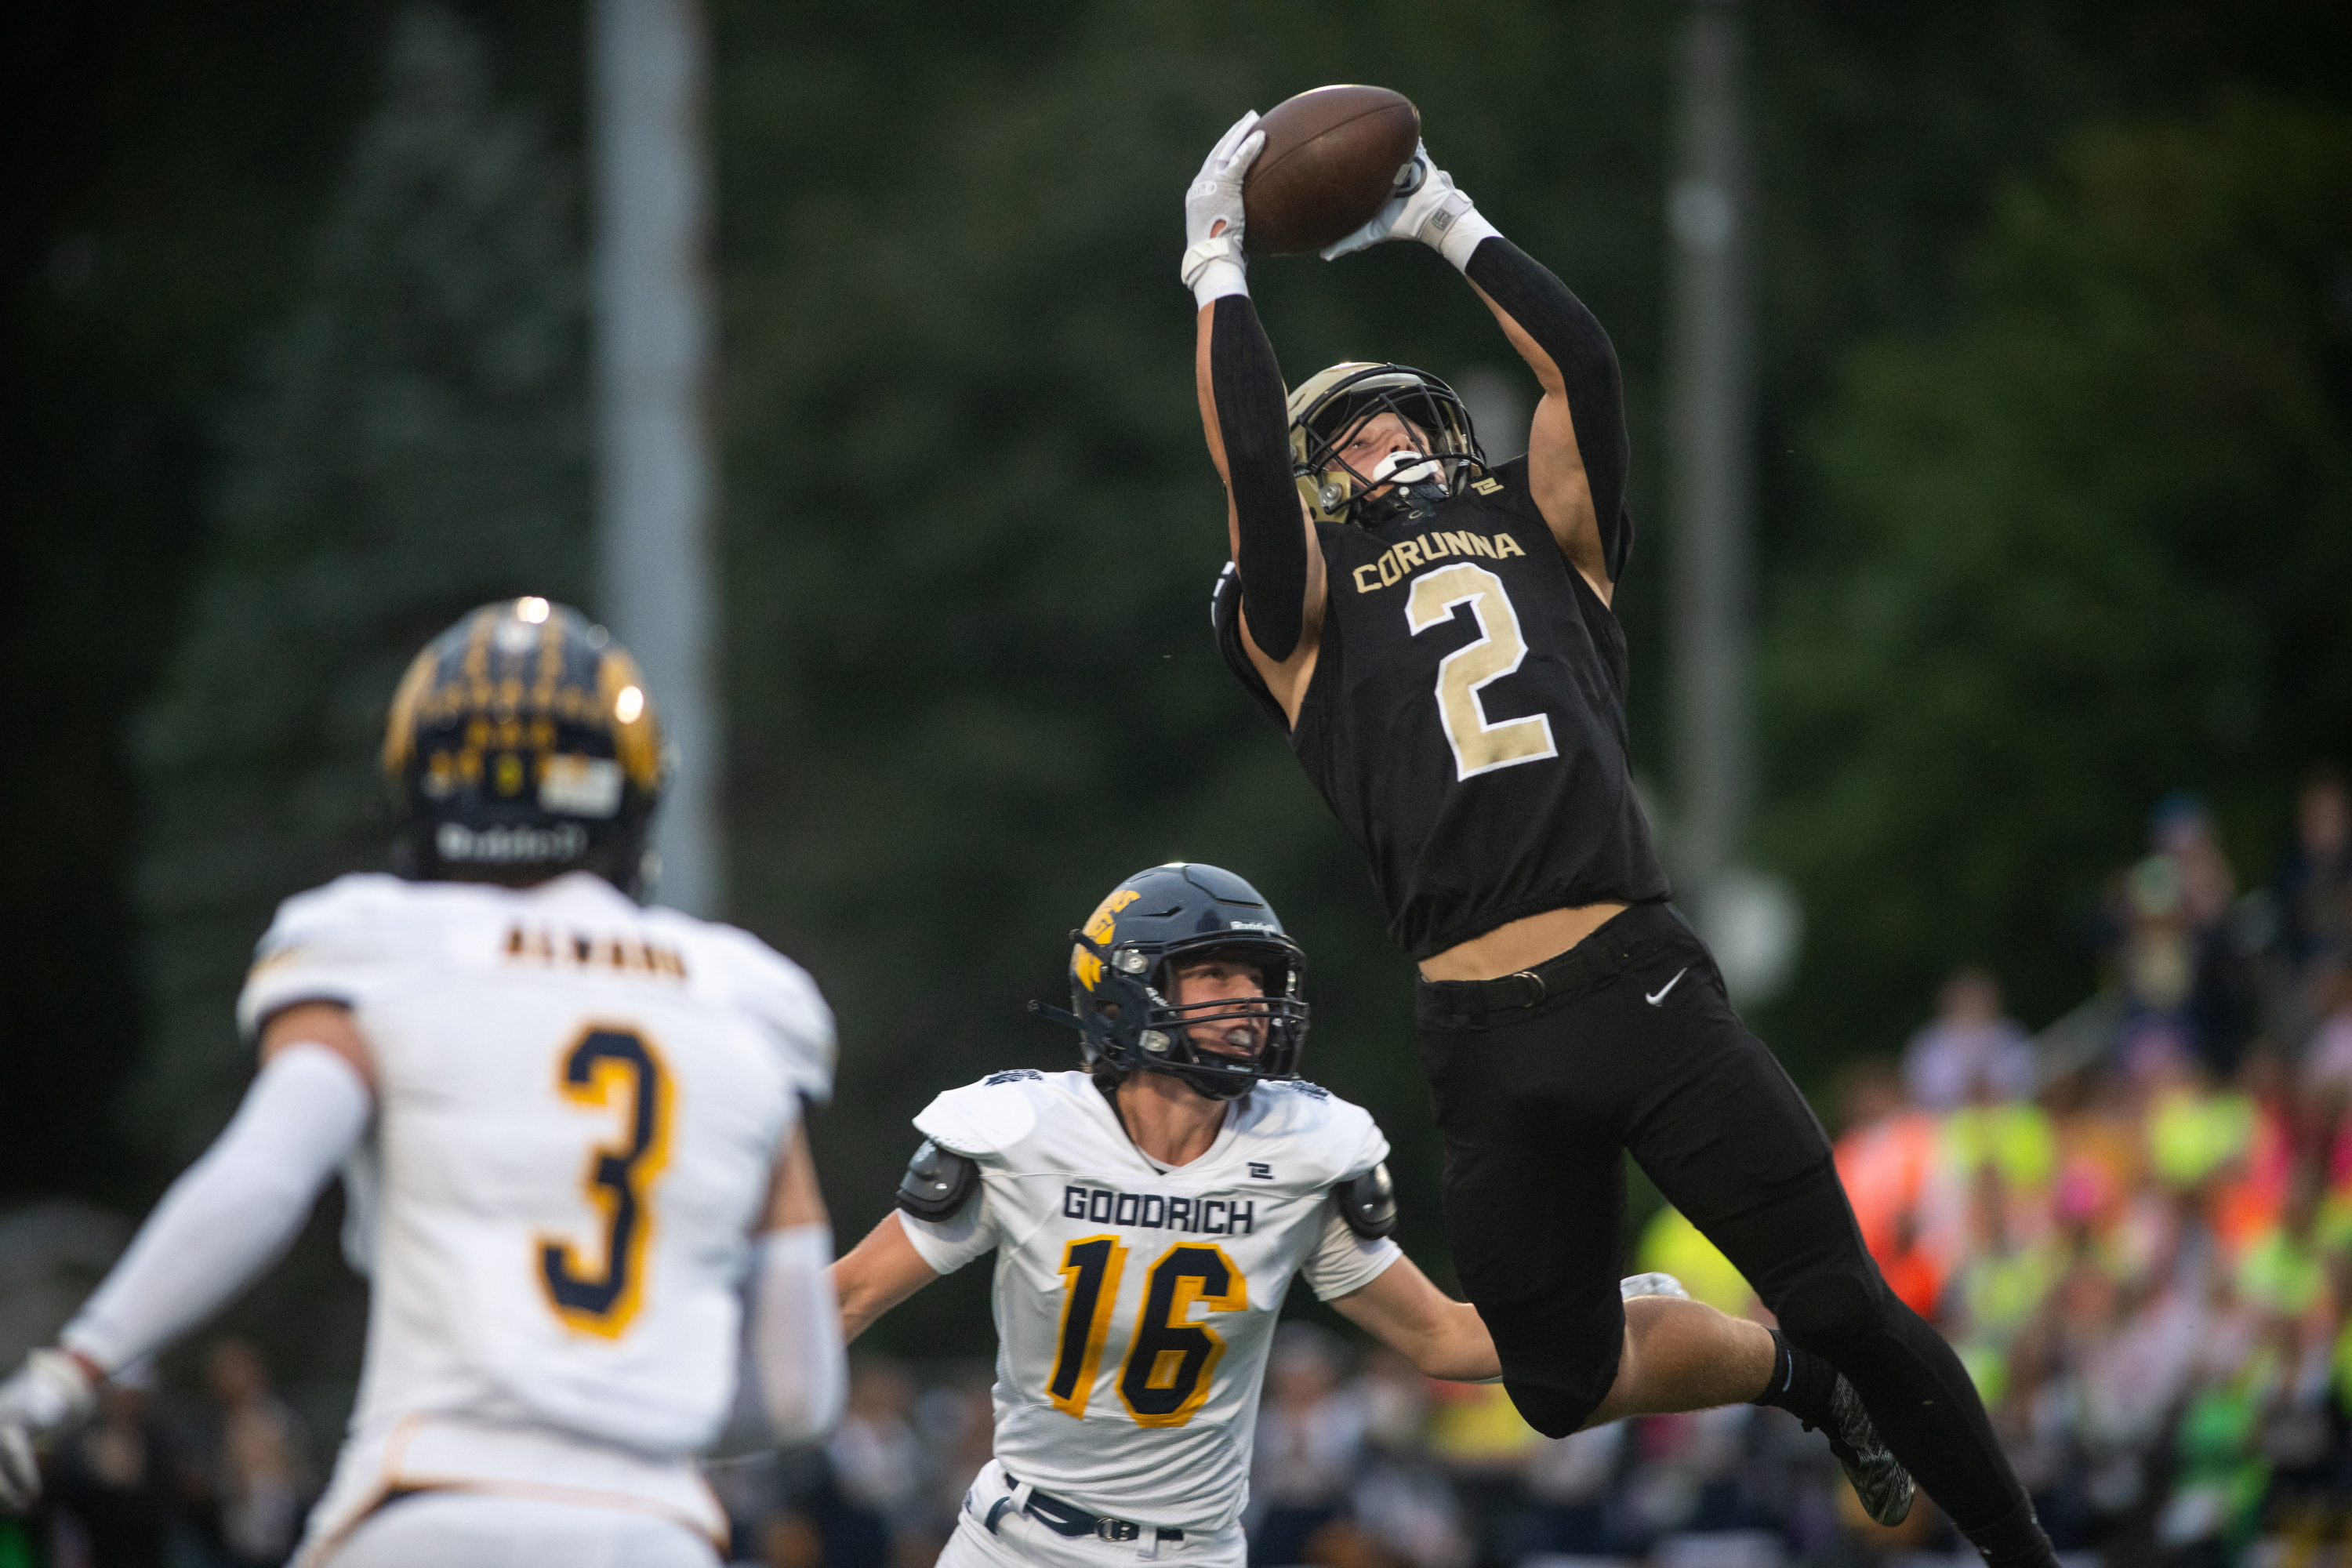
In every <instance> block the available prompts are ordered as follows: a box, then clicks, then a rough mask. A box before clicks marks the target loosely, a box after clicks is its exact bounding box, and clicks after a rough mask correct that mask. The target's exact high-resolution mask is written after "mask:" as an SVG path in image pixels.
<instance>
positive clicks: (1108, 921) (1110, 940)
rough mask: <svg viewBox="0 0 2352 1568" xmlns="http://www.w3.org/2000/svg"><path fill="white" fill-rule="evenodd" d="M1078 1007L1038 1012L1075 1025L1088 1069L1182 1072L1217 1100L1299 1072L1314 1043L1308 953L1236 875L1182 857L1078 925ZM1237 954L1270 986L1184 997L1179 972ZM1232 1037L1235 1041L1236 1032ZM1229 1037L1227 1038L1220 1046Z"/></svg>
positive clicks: (1124, 886) (1074, 982)
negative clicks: (1241, 1047)
mask: <svg viewBox="0 0 2352 1568" xmlns="http://www.w3.org/2000/svg"><path fill="white" fill-rule="evenodd" d="M1070 940H1071V942H1073V943H1074V944H1075V945H1074V946H1073V947H1072V948H1071V950H1070V1006H1071V1011H1070V1012H1068V1013H1065V1012H1063V1011H1062V1010H1061V1009H1060V1008H1058V1007H1048V1006H1045V1005H1044V1004H1042V1003H1036V1002H1033V1003H1031V1004H1030V1009H1031V1011H1033V1012H1034V1013H1036V1014H1037V1015H1038V1016H1041V1017H1044V1018H1046V1019H1048V1020H1049V1021H1051V1022H1054V1023H1058V1024H1062V1025H1065V1026H1069V1027H1072V1028H1076V1030H1077V1031H1078V1036H1079V1040H1080V1048H1081V1049H1082V1050H1083V1051H1084V1053H1085V1056H1086V1061H1087V1067H1088V1068H1092V1069H1094V1070H1095V1071H1096V1073H1097V1075H1100V1074H1102V1073H1104V1072H1105V1071H1106V1070H1108V1072H1109V1073H1110V1074H1112V1075H1113V1076H1116V1077H1124V1076H1125V1075H1127V1074H1128V1073H1130V1072H1135V1071H1145V1072H1164V1073H1170V1074H1172V1075H1174V1076H1175V1077H1177V1078H1179V1079H1182V1080H1183V1081H1184V1082H1185V1083H1186V1084H1188V1085H1190V1086H1191V1087H1192V1089H1195V1090H1197V1091H1199V1092H1200V1093H1202V1094H1204V1095H1206V1096H1208V1097H1209V1098H1210V1099H1212V1100H1238V1099H1240V1098H1241V1097H1242V1096H1243V1095H1244V1094H1247V1093H1248V1092H1249V1091H1250V1089H1251V1088H1252V1087H1253V1086H1254V1085H1255V1084H1257V1083H1258V1082H1260V1081H1261V1080H1263V1079H1281V1078H1297V1076H1298V1059H1299V1056H1300V1054H1301V1053H1302V1052H1303V1051H1304V1050H1305V1048H1306V1046H1307V1003H1306V1001H1305V999H1304V998H1303V997H1302V996H1301V994H1300V987H1301V982H1302V978H1303V974H1304V971H1305V969H1306V967H1307V955H1306V954H1305V953H1304V952H1301V951H1300V949H1299V946H1298V944H1297V942H1293V941H1291V940H1290V938H1288V937H1287V936H1285V935H1284V934H1283V931H1282V922H1281V921H1279V920H1278V919H1276V916H1275V912H1274V910H1272V909H1271V908H1269V907H1268V906H1267V904H1266V901H1265V899H1263V898H1261V897H1260V896H1259V895H1258V891H1257V889H1255V888H1253V887H1251V886H1250V885H1249V884H1248V883H1247V882H1244V881H1243V880H1242V879H1240V878H1239V877H1236V876H1234V874H1233V873H1232V872H1231V871H1226V870H1221V869H1220V868H1217V867H1214V866H1201V865H1187V864H1185V863H1183V862H1181V861H1178V862H1174V863H1171V864H1170V865H1166V866H1155V867H1153V868H1151V869H1150V870H1148V871H1139V872H1137V873H1136V874H1135V875H1134V876H1132V877H1129V879H1127V880H1126V881H1124V882H1121V883H1120V884H1119V885H1118V887H1117V888H1115V889H1112V890H1111V894H1110V897H1108V898H1107V899H1105V900H1103V901H1102V903H1101V905H1100V906H1099V907H1097V909H1096V910H1095V912H1094V916H1093V918H1092V919H1090V920H1089V921H1087V923H1086V926H1085V927H1084V929H1082V930H1079V931H1072V932H1071V933H1070ZM1214 956H1230V957H1231V958H1233V959H1234V960H1235V961H1237V962H1240V963H1247V964H1249V965H1252V966H1253V967H1255V969H1256V970H1257V971H1258V973H1259V974H1260V975H1261V976H1262V978H1263V994H1260V995H1255V996H1226V997H1218V998H1214V999H1213V1000H1210V1001H1205V1002H1193V1003H1186V1004H1181V1005H1180V1004H1177V1003H1174V1002H1171V1000H1169V998H1170V997H1171V995H1173V994H1175V990H1176V984H1175V972H1176V970H1178V969H1179V968H1181V967H1183V966H1184V965H1185V964H1187V963H1200V962H1202V961H1203V960H1205V959H1208V958H1211V957H1214ZM1234 1025H1239V1026H1244V1027H1246V1028H1248V1029H1249V1030H1250V1031H1251V1032H1252V1033H1254V1034H1255V1033H1258V1032H1259V1031H1260V1030H1261V1029H1262V1030H1263V1035H1262V1038H1261V1040H1260V1043H1259V1044H1258V1046H1257V1047H1256V1048H1255V1050H1252V1051H1247V1052H1240V1051H1229V1050H1226V1049H1220V1048H1216V1047H1214V1046H1212V1045H1211V1044H1208V1043H1206V1042H1204V1041H1203V1040H1202V1039H1200V1038H1198V1037H1196V1033H1195V1032H1196V1031H1199V1032H1202V1033H1206V1034H1209V1035H1211V1036H1212V1037H1214V1036H1215V1035H1217V1034H1219V1033H1221V1032H1222V1031H1220V1030H1219V1029H1218V1027H1217V1026H1234ZM1229 1038H1230V1037H1228V1040H1229ZM1221 1043H1223V1042H1221Z"/></svg>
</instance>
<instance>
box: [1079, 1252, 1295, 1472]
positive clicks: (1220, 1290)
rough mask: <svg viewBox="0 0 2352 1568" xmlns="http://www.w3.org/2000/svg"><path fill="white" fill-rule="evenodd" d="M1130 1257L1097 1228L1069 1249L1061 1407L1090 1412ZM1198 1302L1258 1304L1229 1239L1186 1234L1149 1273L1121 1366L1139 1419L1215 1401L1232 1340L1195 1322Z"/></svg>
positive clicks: (1185, 1417)
mask: <svg viewBox="0 0 2352 1568" xmlns="http://www.w3.org/2000/svg"><path fill="white" fill-rule="evenodd" d="M1126 1266H1127V1248H1126V1247H1122V1246H1121V1245H1119V1242H1118V1238H1117V1237H1108V1236H1090V1237H1086V1238H1085V1239H1083V1240H1079V1241H1074V1242H1071V1243H1070V1244H1069V1245H1068V1246H1067V1247H1064V1248H1063V1249H1062V1269H1061V1273H1062V1288H1063V1291H1064V1295H1063V1299H1062V1332H1061V1339H1060V1342H1059V1344H1058V1345H1057V1347H1056V1352H1055V1357H1054V1374H1053V1376H1052V1377H1050V1378H1048V1379H1047V1380H1046V1384H1045V1394H1046V1397H1048V1398H1049V1399H1051V1400H1052V1401H1053V1402H1054V1407H1055V1409H1056V1410H1059V1411H1061V1412H1062V1413H1063V1414H1064V1415H1072V1416H1076V1418H1078V1419H1079V1420H1081V1421H1083V1420H1085V1419H1086V1414H1087V1395H1088V1394H1091V1393H1092V1392H1093V1391H1094V1384H1095V1371H1096V1368H1097V1366H1098V1365H1099V1364H1100V1363H1101V1361H1102V1349H1103V1341H1104V1339H1105V1338H1106V1337H1107V1336H1108V1333H1109V1331H1110V1314H1111V1309H1112V1307H1113V1306H1114V1305H1116V1304H1117V1302H1118V1279H1119V1274H1120V1271H1121V1270H1122V1269H1124V1268H1126ZM1194 1302H1199V1303H1200V1304H1202V1305H1203V1306H1205V1307H1207V1308H1208V1309H1209V1310H1211V1311H1213V1312H1238V1311H1240V1310H1243V1309H1244V1308H1245V1307H1247V1306H1248V1305H1249V1281H1248V1279H1245V1278H1244V1276H1243V1274H1242V1271H1241V1269H1240V1268H1239V1267H1238V1266H1237V1265H1236V1264H1235V1263H1234V1260H1233V1259H1232V1258H1228V1257H1226V1256H1225V1252H1224V1248H1223V1247H1217V1246H1215V1245H1213V1244H1208V1243H1201V1242H1182V1243H1179V1244H1178V1245H1176V1246H1174V1247H1170V1248H1169V1249H1168V1250H1167V1251H1166V1252H1163V1253H1161V1254H1160V1260H1159V1261H1158V1262H1156V1263H1154V1264H1153V1265H1152V1266H1151V1272H1150V1275H1149V1276H1147V1277H1146V1279H1145V1283H1144V1288H1143V1310H1142V1312H1141V1313H1140V1314H1139V1316H1138V1317H1137V1320H1136V1324H1135V1333H1134V1336H1133V1338H1132V1339H1131V1341H1130V1342H1129V1344H1128V1347H1127V1361H1126V1363H1125V1364H1124V1365H1122V1366H1121V1367H1120V1368H1119V1373H1118V1397H1119V1402H1120V1403H1121V1404H1123V1405H1126V1406H1127V1409H1128V1414H1129V1415H1132V1416H1134V1417H1135V1424H1136V1425H1137V1426H1183V1425H1184V1424H1185V1423H1186V1422H1187V1421H1190V1420H1192V1413H1193V1412H1194V1411H1196V1410H1198V1409H1200V1408H1201V1406H1202V1405H1203V1404H1205V1403H1207V1401H1208V1398H1209V1385H1210V1379H1211V1378H1212V1377H1213V1375H1214V1373H1216V1370H1217V1363H1218V1362H1219V1361H1220V1360H1222V1359H1223V1356H1224V1353H1225V1342H1224V1338H1223V1335H1221V1334H1219V1333H1218V1332H1217V1331H1215V1330H1214V1329H1212V1328H1210V1327H1209V1326H1208V1325H1207V1324H1205V1323H1196V1322H1193V1321H1192V1306H1193V1303H1194Z"/></svg>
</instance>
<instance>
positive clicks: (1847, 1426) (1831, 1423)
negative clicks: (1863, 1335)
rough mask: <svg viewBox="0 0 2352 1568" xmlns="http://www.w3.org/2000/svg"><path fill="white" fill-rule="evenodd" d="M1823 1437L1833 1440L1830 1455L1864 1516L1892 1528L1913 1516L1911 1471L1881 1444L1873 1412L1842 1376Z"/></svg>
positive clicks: (1825, 1424)
mask: <svg viewBox="0 0 2352 1568" xmlns="http://www.w3.org/2000/svg"><path fill="white" fill-rule="evenodd" d="M1807 1425H1808V1426H1811V1423H1810V1422H1809V1423H1807ZM1822 1436H1824V1437H1827V1438H1828V1439H1829V1440H1830V1452H1831V1453H1832V1454H1835V1455H1836V1456H1837V1462H1838V1463H1839V1464H1841V1465H1843V1467H1845V1479H1847V1480H1849V1481H1852V1482H1853V1492H1854V1496H1856V1497H1858V1498H1860V1499H1861V1500H1862V1510H1863V1511H1864V1513H1867V1514H1868V1515H1870V1517H1871V1518H1873V1519H1874V1520H1876V1521H1878V1522H1879V1523H1881V1524H1884V1525H1887V1526H1890V1527H1892V1526H1894V1525H1897V1524H1900V1523H1902V1522H1903V1521H1905V1520H1906V1519H1908V1518H1909V1517H1910V1516H1911V1494H1912V1492H1913V1490H1914V1487H1913V1484H1912V1480H1911V1472H1910V1471H1908V1470H1906V1469H1905V1468H1903V1461H1902V1460H1900V1459H1898V1458H1895V1456H1894V1455H1893V1454H1891V1453H1889V1452H1888V1451H1887V1447H1886V1445H1885V1443H1882V1442H1880V1441H1879V1438H1878V1428H1877V1427H1875V1426H1872V1425H1871V1422H1870V1412H1869V1411H1867V1410H1864V1408H1863V1407H1862V1395H1860V1394H1856V1393H1855V1392H1854V1391H1853V1384H1850V1383H1848V1382H1847V1381H1846V1380H1845V1379H1844V1377H1843V1376H1840V1377H1839V1378H1838V1380H1837V1387H1836V1388H1835V1389H1834V1390H1832V1393H1831V1394H1830V1410H1829V1417H1828V1419H1827V1420H1826V1421H1825V1422H1823V1423H1822Z"/></svg>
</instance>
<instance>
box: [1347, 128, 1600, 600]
mask: <svg viewBox="0 0 2352 1568" xmlns="http://www.w3.org/2000/svg"><path fill="white" fill-rule="evenodd" d="M1414 162H1415V163H1417V164H1419V165H1420V171H1421V172H1420V176H1419V179H1418V182H1417V183H1415V182H1412V181H1408V182H1407V184H1408V186H1409V189H1408V190H1407V191H1406V192H1405V193H1404V194H1402V195H1396V196H1392V197H1391V198H1390V200H1389V203H1388V205H1386V206H1384V207H1382V208H1381V211H1380V213H1379V215H1378V216H1375V217H1374V218H1373V219H1372V221H1371V222H1370V223H1368V224H1366V225H1365V226H1363V227H1362V228H1360V229H1358V230H1357V231H1356V232H1355V233H1354V234H1351V235H1349V237H1347V238H1345V239H1343V240H1340V241H1339V243H1338V244H1336V245H1333V246H1331V247H1328V249H1326V250H1325V251H1324V252H1323V258H1324V259H1325V260H1327V261H1336V260H1338V259H1339V258H1340V257H1342V256H1346V255H1349V254H1350V253H1352V252H1354V251H1358V250H1361V249H1364V248H1365V247H1368V246H1373V245H1378V244H1380V243H1381V242H1382V241H1384V240H1391V239H1417V240H1420V241H1421V242H1422V243H1423V244H1424V245H1427V246H1428V247H1430V248H1432V249H1433V250H1435V251H1436V252H1438V254H1440V255H1442V256H1444V258H1445V259H1446V260H1448V261H1450V262H1452V263H1453V264H1454V266H1455V267H1456V268H1459V269H1460V270H1461V272H1462V275H1463V276H1464V277H1465V278H1466V279H1469V282H1470V286H1471V288H1472V289H1475V291H1476V292H1477V295H1478V298H1479V299H1481V300H1485V301H1486V308H1487V309H1488V310H1492V311H1493V312H1494V313H1495V319H1496V321H1499V322H1500V323H1501V324H1502V328H1503V332H1504V335H1505V336H1507V337H1508V338H1509V339H1510V341H1511V347H1512V348H1513V349H1515V350H1517V353H1518V355H1519V357H1520V358H1521V359H1524V360H1526V361H1527V362H1528V368H1529V369H1530V370H1533V371H1534V372H1535V374H1536V380H1537V381H1538V383H1540V384H1542V386H1543V394H1544V395H1543V398H1542V400H1541V401H1540V402H1538V404H1537V405H1536V413H1535V421H1534V424H1533V425H1532V426H1530V428H1529V430H1528V489H1530V490H1532V491H1533V492H1534V496H1535V502H1536V506H1537V508H1538V510H1540V511H1541V512H1542V513H1543V516H1544V521H1546V522H1547V523H1549V525H1550V527H1551V531H1552V537H1553V538H1554V539H1556V540H1558V541H1559V547H1560V550H1561V552H1563V553H1565V554H1566V555H1567V556H1568V559H1569V562H1570V564H1571V565H1573V566H1575V568H1576V569H1577V570H1578V571H1579V572H1580V573H1581V574H1583V575H1584V579H1585V581H1586V582H1588V583H1590V584H1591V585H1592V591H1593V592H1594V593H1596V594H1598V595H1600V596H1601V602H1602V603H1603V604H1606V603H1607V602H1608V601H1609V598H1610V596H1611V594H1612V589H1613V585H1614V584H1615V583H1616V580H1617V574H1618V573H1619V572H1620V571H1622V569H1623V567H1624V564H1625V552H1626V550H1627V548H1628V546H1629V545H1630V544H1631V542H1632V538H1633V525H1632V522H1631V521H1630V520H1629V519H1628V517H1627V514H1626V512H1625V469H1626V462H1627V458H1628V455H1629V453H1630V451H1631V443H1630V441H1629V440H1628V438H1627V437H1626V433H1625V394H1624V386H1623V382H1622V377H1621V376H1620V374H1619V371H1618V366H1617V351H1616V349H1615V347H1614V346H1613V345H1612V343H1611V342H1610V341H1609V334H1608V333H1607V332H1605V331H1602V330H1601V323H1600V321H1597V320H1596V319H1594V317H1593V314H1592V312H1591V310H1587V309H1585V307H1584V303H1583V301H1581V300H1579V299H1577V297H1576V296H1575V295H1574V294H1571V293H1570V292H1569V289H1568V286H1567V285H1566V284H1564V283H1562V282H1561V281H1560V280H1559V279H1558V278H1556V277H1554V276H1553V275H1552V274H1551V272H1550V271H1549V270H1548V269H1547V268H1545V267H1544V266H1543V265H1542V264H1541V263H1540V262H1538V261H1536V260H1535V259H1534V258H1531V257H1529V256H1528V254H1527V253H1526V252H1525V251H1523V250H1521V249H1520V248H1519V247H1517V246H1515V245H1513V244H1512V243H1511V242H1510V241H1509V240H1507V239H1505V238H1504V237H1502V236H1501V235H1500V234H1498V233H1496V229H1495V226H1494V225H1493V224H1491V223H1488V222H1487V221H1486V218H1485V217H1484V216H1481V215H1480V213H1479V211H1478V208H1477V205H1476V204H1475V203H1474V202H1473V201H1471V199H1470V197H1469V195H1467V194H1466V193H1465V192H1464V191H1462V190H1461V189H1459V188H1458V187H1457V186H1456V185H1455V184H1454V181H1453V178H1452V177H1451V176H1450V175H1448V174H1446V173H1445V171H1444V170H1443V169H1441V168H1439V167H1437V165H1436V164H1435V163H1433V162H1431V160H1430V156H1429V149H1428V148H1426V147H1423V148H1421V149H1420V150H1419V151H1418V152H1417V153H1415V154H1414Z"/></svg>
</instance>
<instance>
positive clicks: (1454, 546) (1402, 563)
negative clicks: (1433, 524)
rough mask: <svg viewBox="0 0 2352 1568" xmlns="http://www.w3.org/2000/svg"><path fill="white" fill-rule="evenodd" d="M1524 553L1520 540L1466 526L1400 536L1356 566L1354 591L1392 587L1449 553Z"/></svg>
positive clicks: (1496, 556) (1493, 557)
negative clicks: (1378, 555)
mask: <svg viewBox="0 0 2352 1568" xmlns="http://www.w3.org/2000/svg"><path fill="white" fill-rule="evenodd" d="M1526 553H1527V552H1526V551H1525V550H1522V549H1521V548H1519V542H1518V541H1517V540H1516V539H1513V538H1512V537H1511V536H1510V535H1509V534H1507V533H1497V534H1496V535H1494V536H1493V537H1491V538H1489V537H1488V536H1487V535H1486V534H1483V533H1479V532H1477V531H1474V530H1469V529H1463V530H1459V531H1456V530H1449V529H1436V530H1433V531H1431V532H1428V533H1424V534H1421V535H1419V536H1418V537H1415V538H1412V539H1401V540H1399V541H1398V542H1396V543H1394V544H1391V545H1390V546H1389V547H1388V549H1387V550H1385V551H1383V552H1381V558H1380V559H1379V560H1378V561H1374V562H1370V563H1367V564H1365V565H1362V566H1359V567H1357V568H1356V571H1355V578H1356V592H1357V593H1359V594H1369V593H1371V592H1373V591H1374V590H1375V589H1379V588H1393V587H1395V586H1396V585H1397V584H1399V583H1402V582H1403V581H1404V580H1405V579H1406V578H1407V577H1410V576H1412V574H1413V573H1415V572H1417V571H1419V570H1420V569H1421V568H1422V567H1423V566H1427V565H1430V564H1432V563H1434V562H1439V561H1443V560H1444V559H1446V557H1448V556H1468V555H1483V556H1485V557H1486V559H1487V560H1489V561H1507V560H1508V559H1510V558H1511V557H1512V556H1514V555H1525V554H1526Z"/></svg>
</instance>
